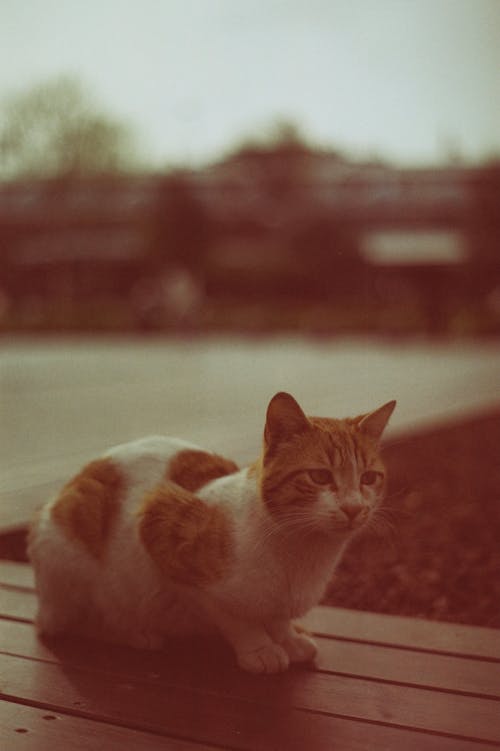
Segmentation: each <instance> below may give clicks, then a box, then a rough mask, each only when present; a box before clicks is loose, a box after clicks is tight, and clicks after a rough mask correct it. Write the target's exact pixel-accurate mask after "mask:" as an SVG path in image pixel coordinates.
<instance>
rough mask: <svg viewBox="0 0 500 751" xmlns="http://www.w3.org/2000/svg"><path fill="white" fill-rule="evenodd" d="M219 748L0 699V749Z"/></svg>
mask: <svg viewBox="0 0 500 751" xmlns="http://www.w3.org/2000/svg"><path fill="white" fill-rule="evenodd" d="M160 747H161V749H165V751H220V748H221V747H220V746H218V747H216V746H206V745H203V749H200V746H199V745H198V744H197V743H194V742H193V743H191V742H189V741H182V740H180V739H178V738H176V739H169V738H167V737H165V736H162V737H158V735H154V734H152V733H146V732H141V731H139V730H132V729H130V728H122V727H118V726H115V725H106V724H105V723H102V722H94V721H92V720H89V719H84V718H83V717H74V716H72V715H67V714H63V713H61V712H57V713H55V712H50V711H47V710H44V709H39V708H37V707H30V706H26V705H24V704H15V703H13V702H6V701H0V748H2V749H5V750H6V751H7V749H12V751H13V750H14V749H15V751H54V749H67V750H68V751H69V750H71V751H95V749H106V751H123V749H125V750H126V751H158V749H159V748H160Z"/></svg>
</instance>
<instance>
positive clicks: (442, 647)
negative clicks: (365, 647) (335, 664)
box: [302, 606, 500, 660]
mask: <svg viewBox="0 0 500 751" xmlns="http://www.w3.org/2000/svg"><path fill="white" fill-rule="evenodd" d="M302 622H303V624H304V625H305V626H307V628H309V629H310V630H311V631H314V632H315V633H319V634H324V635H326V636H335V637H341V638H343V639H349V640H356V641H358V640H359V641H364V642H369V643H372V644H373V643H378V644H389V645H391V646H400V647H409V648H410V649H423V650H429V651H433V652H434V651H436V652H443V653H447V654H461V655H469V656H471V657H486V658H491V659H495V660H500V638H499V636H500V633H499V631H498V630H497V629H493V628H483V627H482V626H464V625H462V624H458V623H439V622H435V621H426V620H424V619H422V618H407V617H404V616H398V615H383V614H380V613H367V612H365V611H363V612H362V611H359V610H349V609H347V608H331V607H324V606H323V607H318V608H314V609H313V610H312V611H311V612H310V613H309V614H308V615H307V616H306V617H305V618H303V619H302Z"/></svg>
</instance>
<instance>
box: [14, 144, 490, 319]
mask: <svg viewBox="0 0 500 751" xmlns="http://www.w3.org/2000/svg"><path fill="white" fill-rule="evenodd" d="M0 259H1V265H0V328H1V329H3V330H4V331H9V330H25V329H31V330H33V329H35V330H40V329H42V330H43V329H47V330H51V329H52V330H53V329H55V330H61V329H66V330H68V329H69V330H131V329H144V328H154V329H166V330H167V329H179V328H189V329H192V328H197V329H202V330H205V329H214V328H216V329H220V328H226V329H227V328H233V329H237V330H242V329H243V330H248V329H250V330H255V329H257V330H260V329H264V330H270V329H276V328H278V329H283V328H285V329H286V328H289V329H290V328H292V329H297V328H298V329H301V330H313V331H321V332H324V333H336V332H339V331H341V332H345V331H350V332H355V331H363V332H366V331H374V330H375V331H378V332H386V331H394V332H399V333H407V332H408V333H410V332H414V331H427V332H429V333H440V334H441V333H458V334H467V333H470V334H476V333H491V332H498V331H500V166H494V165H492V166H490V167H488V168H486V167H484V168H470V169H465V168H457V167H455V168H443V169H439V170H438V169H436V170H401V169H399V170H397V169H393V168H389V167H386V166H382V165H378V164H373V165H354V164H351V163H349V162H345V161H343V160H341V159H339V158H338V157H337V156H334V155H328V154H321V153H316V152H309V151H305V150H299V151H298V152H297V153H294V154H290V153H288V154H280V153H276V152H271V151H267V152H264V153H263V152H262V151H260V152H252V151H251V150H250V151H247V152H242V153H240V154H238V155H236V156H233V157H231V158H228V159H227V160H226V161H225V162H221V163H220V164H217V165H214V166H212V167H210V168H207V169H204V170H199V171H198V172H192V173H176V174H171V175H167V176H142V177H137V176H132V177H125V176H122V177H93V178H87V179H78V180H77V179H71V178H58V179H51V180H25V181H21V182H16V183H10V184H3V185H0Z"/></svg>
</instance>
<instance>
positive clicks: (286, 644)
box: [266, 620, 318, 662]
mask: <svg viewBox="0 0 500 751" xmlns="http://www.w3.org/2000/svg"><path fill="white" fill-rule="evenodd" d="M266 628H267V631H268V633H269V635H270V636H271V638H272V639H273V640H274V641H275V642H277V643H278V644H280V645H281V646H282V647H283V649H284V650H285V651H286V653H287V655H288V657H289V659H290V662H311V661H312V660H314V658H315V657H316V654H317V652H318V648H317V646H316V642H315V641H314V639H313V638H312V637H311V636H310V634H309V633H308V632H307V631H306V629H304V628H303V627H302V626H300V625H299V624H297V623H293V622H292V621H288V620H283V621H272V622H271V623H268V624H266Z"/></svg>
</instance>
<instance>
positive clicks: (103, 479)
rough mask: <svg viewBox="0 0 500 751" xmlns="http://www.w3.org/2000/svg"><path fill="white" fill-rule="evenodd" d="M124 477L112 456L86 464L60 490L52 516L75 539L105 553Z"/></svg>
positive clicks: (98, 554)
mask: <svg viewBox="0 0 500 751" xmlns="http://www.w3.org/2000/svg"><path fill="white" fill-rule="evenodd" d="M123 488H124V478H123V475H122V474H121V473H120V470H119V469H118V467H117V466H116V465H115V464H114V463H113V462H112V461H111V459H97V460H96V461H93V462H91V463H90V464H87V466H86V467H84V468H83V469H82V471H81V472H80V473H79V474H78V475H76V477H74V478H73V479H72V480H71V481H70V482H69V483H67V485H65V486H64V488H63V489H62V491H61V494H60V495H59V498H58V499H57V501H56V503H55V504H54V506H53V507H52V512H51V514H52V518H53V520H54V522H56V524H58V525H59V527H61V529H63V530H64V532H65V533H66V535H67V536H68V537H69V538H70V539H72V540H78V541H79V542H81V543H82V544H83V545H84V547H85V548H86V549H87V550H88V551H89V553H91V554H92V555H93V556H94V557H96V558H100V557H102V555H103V553H104V550H105V548H106V543H107V541H108V539H109V535H110V532H111V529H112V525H113V521H114V519H115V517H116V514H117V512H118V508H119V501H120V496H121V494H122V491H123Z"/></svg>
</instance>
